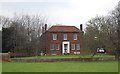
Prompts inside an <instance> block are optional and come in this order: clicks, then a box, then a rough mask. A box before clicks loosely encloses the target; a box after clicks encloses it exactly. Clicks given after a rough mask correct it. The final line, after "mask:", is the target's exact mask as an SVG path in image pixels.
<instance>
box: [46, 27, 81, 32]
mask: <svg viewBox="0 0 120 74" xmlns="http://www.w3.org/2000/svg"><path fill="white" fill-rule="evenodd" d="M48 31H49V32H80V30H79V29H78V28H77V27H75V26H52V27H51V28H49V29H48Z"/></svg>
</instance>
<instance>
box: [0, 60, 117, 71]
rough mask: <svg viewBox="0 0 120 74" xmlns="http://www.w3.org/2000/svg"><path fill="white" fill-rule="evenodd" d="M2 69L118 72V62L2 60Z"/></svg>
mask: <svg viewBox="0 0 120 74" xmlns="http://www.w3.org/2000/svg"><path fill="white" fill-rule="evenodd" d="M2 70H3V72H118V62H117V61H107V62H105V61H104V62H41V63H22V62H4V63H2Z"/></svg>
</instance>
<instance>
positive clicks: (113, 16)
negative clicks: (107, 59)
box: [84, 5, 120, 54]
mask: <svg viewBox="0 0 120 74" xmlns="http://www.w3.org/2000/svg"><path fill="white" fill-rule="evenodd" d="M118 8H120V5H118V7H116V9H115V10H113V11H111V12H112V13H110V14H109V15H107V16H97V17H94V18H92V19H91V20H89V21H88V23H87V24H86V25H87V27H86V31H85V35H84V38H85V39H84V40H85V47H86V49H89V50H90V51H91V52H92V53H93V52H96V49H97V48H105V49H106V50H107V53H110V54H115V50H116V49H117V46H118V39H119V38H118V17H117V15H118V13H120V12H119V11H118Z"/></svg>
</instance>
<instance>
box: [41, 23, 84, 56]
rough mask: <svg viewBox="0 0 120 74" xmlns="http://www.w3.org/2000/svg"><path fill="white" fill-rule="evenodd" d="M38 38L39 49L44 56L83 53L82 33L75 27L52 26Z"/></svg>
mask: <svg viewBox="0 0 120 74" xmlns="http://www.w3.org/2000/svg"><path fill="white" fill-rule="evenodd" d="M46 28H47V25H45V30H44V33H43V34H42V35H41V37H40V42H41V43H40V49H41V51H42V52H44V53H45V54H46V55H64V54H81V53H83V51H84V50H83V31H82V25H80V29H78V28H77V27H75V26H52V27H51V28H49V29H48V30H46Z"/></svg>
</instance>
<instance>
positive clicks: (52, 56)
mask: <svg viewBox="0 0 120 74" xmlns="http://www.w3.org/2000/svg"><path fill="white" fill-rule="evenodd" d="M91 56H92V54H87V55H86V54H85V55H84V54H80V55H48V56H34V57H21V58H39V59H51V58H91ZM98 57H104V58H105V57H107V58H109V57H115V56H114V55H108V54H97V55H95V56H94V57H93V58H98Z"/></svg>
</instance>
